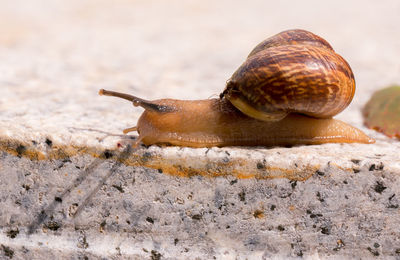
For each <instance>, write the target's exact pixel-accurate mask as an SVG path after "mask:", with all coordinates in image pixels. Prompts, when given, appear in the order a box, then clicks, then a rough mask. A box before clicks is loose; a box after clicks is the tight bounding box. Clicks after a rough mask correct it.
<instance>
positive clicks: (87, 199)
mask: <svg viewBox="0 0 400 260" xmlns="http://www.w3.org/2000/svg"><path fill="white" fill-rule="evenodd" d="M130 153H131V146H130V145H128V146H127V147H126V148H125V149H124V150H123V151H122V152H121V153H120V154H119V156H118V157H117V161H116V162H115V163H114V164H113V166H112V167H111V169H110V171H109V172H108V173H107V174H106V175H105V176H104V177H103V178H101V180H100V181H99V182H98V183H97V186H96V187H95V188H94V189H93V190H92V191H91V192H90V193H89V195H87V196H86V197H85V199H83V201H82V202H81V203H80V204H79V206H78V208H77V209H76V211H75V212H74V214H73V215H72V217H73V218H75V217H77V216H78V215H79V214H80V213H81V212H82V210H83V208H84V207H85V206H86V205H87V204H88V203H89V202H90V201H91V200H92V198H93V196H94V195H95V194H96V193H97V192H98V191H99V190H100V188H101V186H103V184H104V183H105V182H106V181H107V180H108V179H109V178H110V177H111V176H113V175H114V173H115V172H116V170H117V169H118V168H119V167H120V166H121V163H120V160H121V159H122V160H124V159H126V158H127V157H128V156H129V154H130Z"/></svg>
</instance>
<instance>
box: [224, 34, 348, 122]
mask: <svg viewBox="0 0 400 260" xmlns="http://www.w3.org/2000/svg"><path fill="white" fill-rule="evenodd" d="M354 92H355V80H354V75H353V72H352V70H351V68H350V66H349V64H348V63H347V62H346V61H345V60H344V59H343V58H342V57H341V56H340V55H339V54H337V53H335V51H334V50H333V49H332V47H331V46H330V45H329V43H328V42H327V41H325V40H324V39H322V38H321V37H319V36H317V35H315V34H313V33H311V32H307V31H304V30H289V31H284V32H281V33H279V34H277V35H275V36H272V37H270V38H268V39H267V40H265V41H263V42H261V43H260V44H259V45H257V46H256V47H255V48H254V49H253V50H252V51H251V53H250V54H249V56H248V58H247V60H246V61H245V62H244V63H243V64H242V65H241V66H240V67H239V68H238V69H237V70H236V72H235V73H234V74H233V75H232V77H231V78H230V80H229V81H228V83H227V86H226V88H225V90H224V92H223V93H222V94H221V96H224V97H225V98H226V99H228V100H229V101H230V102H231V103H232V104H233V105H234V106H235V107H236V108H238V109H239V110H240V111H242V112H243V113H245V114H247V115H248V116H251V117H254V118H256V119H260V120H264V121H274V120H275V121H276V120H281V119H283V118H284V117H285V116H286V115H287V114H289V113H300V114H304V115H307V116H311V117H316V118H330V117H332V116H334V115H336V114H338V113H340V112H341V111H342V110H343V109H345V108H346V107H347V106H348V105H349V104H350V102H351V100H352V99H353V96H354Z"/></svg>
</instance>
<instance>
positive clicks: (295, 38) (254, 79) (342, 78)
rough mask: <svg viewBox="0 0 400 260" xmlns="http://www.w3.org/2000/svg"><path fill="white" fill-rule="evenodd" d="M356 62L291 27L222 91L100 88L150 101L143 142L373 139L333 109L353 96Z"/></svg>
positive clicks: (142, 121) (141, 129) (138, 102)
mask: <svg viewBox="0 0 400 260" xmlns="http://www.w3.org/2000/svg"><path fill="white" fill-rule="evenodd" d="M354 90H355V82H354V76H353V73H352V71H351V68H350V66H349V65H348V64H347V62H346V61H345V60H344V59H343V58H342V57H341V56H339V55H338V54H336V53H335V52H334V51H333V49H332V47H331V46H330V45H329V43H327V42H326V41H325V40H324V39H322V38H321V37H319V36H316V35H315V34H312V33H310V32H307V31H304V30H289V31H285V32H282V33H280V34H277V35H275V36H273V37H271V38H268V39H267V40H265V41H264V42H262V43H260V44H259V45H257V46H256V48H254V49H253V51H252V52H251V53H250V55H249V56H248V58H247V60H246V61H245V62H244V63H243V65H242V66H240V67H239V69H238V70H237V71H236V72H235V73H234V74H233V75H232V77H231V79H230V80H229V81H228V83H227V86H226V88H225V90H224V91H223V92H222V93H221V95H220V99H206V100H174V99H160V100H154V101H148V100H144V99H141V98H138V97H135V96H132V95H128V94H123V93H118V92H114V91H107V90H103V89H101V90H100V91H99V94H100V95H108V96H116V97H120V98H124V99H127V100H129V101H132V102H133V104H134V105H135V106H141V107H143V108H144V109H145V111H144V112H143V114H142V115H141V117H140V118H139V120H138V124H137V126H135V127H132V128H128V129H125V130H124V133H128V132H130V131H137V132H138V133H139V138H138V139H137V142H136V144H138V143H140V142H142V143H143V144H145V145H151V144H169V145H178V146H189V147H212V146H219V147H221V146H282V145H284V146H290V145H299V144H322V143H354V142H357V143H372V142H374V140H373V139H371V138H369V137H368V136H367V135H365V134H364V133H363V132H362V131H360V130H358V129H357V128H354V127H352V126H350V125H348V124H346V123H344V122H342V121H339V120H335V119H332V118H331V117H332V116H334V115H336V114H337V113H339V112H340V111H342V110H343V109H344V108H345V107H347V105H348V104H349V103H350V102H351V99H352V98H353V95H354Z"/></svg>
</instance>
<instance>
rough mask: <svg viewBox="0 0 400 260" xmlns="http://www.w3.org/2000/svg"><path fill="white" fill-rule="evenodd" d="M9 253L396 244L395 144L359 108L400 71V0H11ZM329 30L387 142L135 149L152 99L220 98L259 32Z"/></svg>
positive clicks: (4, 175)
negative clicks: (105, 93) (129, 97)
mask: <svg viewBox="0 0 400 260" xmlns="http://www.w3.org/2000/svg"><path fill="white" fill-rule="evenodd" d="M0 6H1V8H0V17H2V19H0V89H1V95H0V114H1V117H0V190H1V192H0V208H1V210H0V229H1V232H0V258H13V259H23V258H25V259H26V258H29V259H38V258H39V259H40V258H41V259H50V258H68V259H70V258H72V259H87V258H88V259H104V258H106V259H132V258H133V259H135V258H137V259H143V258H151V259H176V258H178V259H179V258H180V259H196V258H199V259H212V258H213V257H215V258H217V259H236V258H237V259H246V258H247V259H260V258H261V259H262V258H264V259H268V258H277V259H280V258H298V257H304V258H308V259H319V258H323V259H327V258H331V259H343V258H349V259H353V258H375V257H376V258H385V259H391V258H392V259H397V258H400V241H399V237H400V228H399V225H398V219H400V218H399V214H400V211H399V199H398V197H399V196H400V195H399V194H398V192H399V190H400V187H399V186H400V179H399V178H400V177H399V175H400V158H399V155H398V154H399V153H398V151H400V143H399V142H398V140H393V139H389V138H387V137H385V136H383V135H381V134H379V133H375V132H374V131H372V130H369V129H366V128H365V127H363V124H362V118H361V113H360V109H361V108H362V106H363V105H364V104H365V102H366V101H367V100H368V99H369V97H370V95H371V94H372V93H373V92H374V91H375V90H376V89H379V88H381V87H384V86H386V85H389V84H392V83H396V82H400V73H399V71H400V63H399V62H398V59H396V57H399V56H400V37H398V24H399V23H400V16H399V15H398V14H399V12H400V4H399V3H398V1H395V0H389V1H385V3H384V4H382V3H378V2H374V1H370V2H369V1H367V2H365V1H360V0H357V1H352V2H348V1H344V0H343V1H335V2H334V3H325V2H321V1H315V0H310V1H305V2H304V1H299V2H293V1H279V2H278V1H275V2H273V3H272V2H263V1H246V2H232V1H225V0H224V1H217V2H215V1H213V2H211V1H201V2H196V1H189V2H182V1H175V0H173V1H168V2H164V1H158V0H151V1H135V2H131V1H125V0H118V1H113V2H110V1H106V0H96V1H90V0H86V1H78V0H73V1H65V2H62V3H60V2H54V1H50V0H49V1H47V0H46V1H40V2H39V1H30V2H29V3H26V2H23V3H22V2H21V1H12V2H10V1H1V0H0ZM290 28H303V29H307V30H310V31H312V32H314V33H316V34H318V35H320V36H322V37H324V38H325V39H326V40H328V41H329V42H330V43H331V45H332V46H333V48H334V49H335V50H336V51H337V52H338V53H339V54H341V55H342V56H343V57H345V58H346V60H348V62H349V63H350V65H351V67H352V68H353V71H354V74H355V77H356V82H357V91H356V95H355V98H354V100H353V102H352V104H351V105H350V106H349V107H348V108H347V109H346V110H345V111H344V112H342V113H341V114H339V115H338V116H337V118H339V119H341V120H343V121H345V122H347V123H349V124H351V125H353V126H355V127H358V128H360V129H362V130H363V131H365V132H366V133H367V134H368V135H370V136H371V137H373V138H375V139H376V140H377V142H376V143H375V144H373V145H361V144H326V145H320V146H297V147H291V148H287V147H274V148H265V147H242V148H233V147H227V148H211V149H191V148H181V147H158V146H151V147H144V146H139V147H138V148H137V149H132V148H131V147H130V145H129V143H130V142H132V140H133V139H134V138H135V134H134V133H133V135H132V136H124V135H122V129H124V128H127V127H131V126H134V125H135V124H136V121H137V119H138V117H139V116H140V114H141V112H142V110H141V109H140V108H135V107H133V106H132V105H131V104H130V103H129V102H126V101H122V100H118V99H115V98H109V97H101V96H98V95H97V92H98V90H99V89H100V88H107V89H113V90H117V91H121V92H126V93H130V94H135V95H137V96H141V97H144V98H146V99H157V98H163V97H170V98H181V99H204V98H209V97H216V96H218V94H219V93H220V92H221V91H222V89H223V88H224V85H225V82H226V80H227V79H229V77H230V76H231V74H232V73H233V72H234V71H235V69H236V68H237V67H239V65H240V64H241V63H242V62H243V61H244V59H245V57H246V56H247V54H248V53H249V52H250V50H251V49H252V48H253V47H254V46H255V45H256V44H257V43H259V42H260V41H261V40H263V39H265V38H266V37H268V36H271V35H273V34H276V33H278V32H280V31H282V30H286V29H290Z"/></svg>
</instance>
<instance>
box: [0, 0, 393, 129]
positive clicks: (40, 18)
mask: <svg viewBox="0 0 400 260" xmlns="http://www.w3.org/2000/svg"><path fill="white" fill-rule="evenodd" d="M0 6H1V7H0V88H1V92H2V94H1V96H2V97H0V112H1V113H2V114H3V115H8V116H18V115H20V116H21V115H22V114H23V115H27V116H26V117H25V118H24V119H22V120H23V121H25V120H30V119H29V113H34V114H35V115H37V114H43V113H47V112H48V111H52V113H53V114H54V113H55V114H65V113H70V114H71V113H74V114H75V117H76V118H82V117H87V118H86V121H85V122H87V125H90V122H89V121H90V120H91V116H90V115H91V111H99V110H104V107H103V106H110V105H111V104H116V103H114V102H121V101H115V100H112V101H111V99H107V98H102V99H101V102H99V100H100V99H99V97H98V96H97V91H98V89H99V88H111V89H114V90H118V91H123V92H128V93H131V94H137V95H141V96H143V97H145V98H148V99H155V98H162V97H172V98H184V99H199V98H208V97H210V96H217V95H218V94H219V93H220V92H221V91H222V90H223V88H224V86H225V82H226V80H228V79H229V77H230V76H231V74H232V73H233V72H234V71H235V70H236V68H238V67H239V66H240V64H241V63H242V62H243V61H244V60H245V58H246V56H247V54H248V53H249V52H250V50H251V49H252V48H253V47H254V46H255V45H257V44H258V43H259V42H260V41H262V40H264V39H265V38H267V37H269V36H272V35H274V34H276V33H279V32H281V31H283V30H287V29H292V28H301V29H306V30H309V31H311V32H314V33H315V34H317V35H320V36H322V37H323V38H325V39H326V40H327V41H328V42H330V43H331V45H332V46H333V48H334V49H335V50H336V51H337V52H338V53H339V54H341V55H342V56H343V57H345V59H346V60H347V61H348V62H349V63H350V65H351V67H352V68H353V70H354V73H355V76H356V82H357V87H358V88H357V91H356V96H355V99H354V101H353V104H352V105H351V106H350V108H349V109H350V110H359V109H360V107H361V106H362V105H363V104H364V103H365V102H366V101H367V100H368V99H369V97H370V95H371V94H372V92H373V91H374V90H375V89H378V88H382V87H384V86H386V85H388V84H391V83H396V82H397V83H399V82H400V61H399V57H400V30H399V24H400V2H399V1H398V0H386V1H364V0H363V1H361V0H355V1H348V0H340V1H329V2H326V1H319V0H307V1H289V0H286V1H257V0H250V1H227V0H221V1H178V0H169V1H161V0H159V1H158V0H150V1H148V0H146V1H144V0H143V1H141V0H137V1H128V0H117V1H105V0H93V1H90V0H86V1H82V0H69V1H60V0H59V1H54V0H37V1H21V0H17V1H0ZM106 99H107V101H105V100H106ZM118 104H121V103H118ZM77 107H78V108H79V109H78V108H77ZM82 107H83V109H82ZM118 109H122V110H120V111H122V112H121V113H122V114H124V113H130V112H131V111H132V107H131V106H130V105H128V104H127V105H126V106H125V103H124V105H122V107H121V108H118ZM78 110H79V112H77V111H78ZM10 111H11V112H10ZM18 111H19V112H18ZM32 111H33V112H32ZM10 113H12V114H10ZM77 113H78V114H77ZM32 116H33V114H32ZM61 116H62V115H61ZM70 117H71V116H70V115H69V116H65V120H67V119H68V118H70ZM46 118H47V119H48V118H49V117H46ZM58 118H59V116H58ZM43 120H44V119H43ZM93 120H94V119H93ZM96 123H97V122H96ZM124 125H125V123H124Z"/></svg>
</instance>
